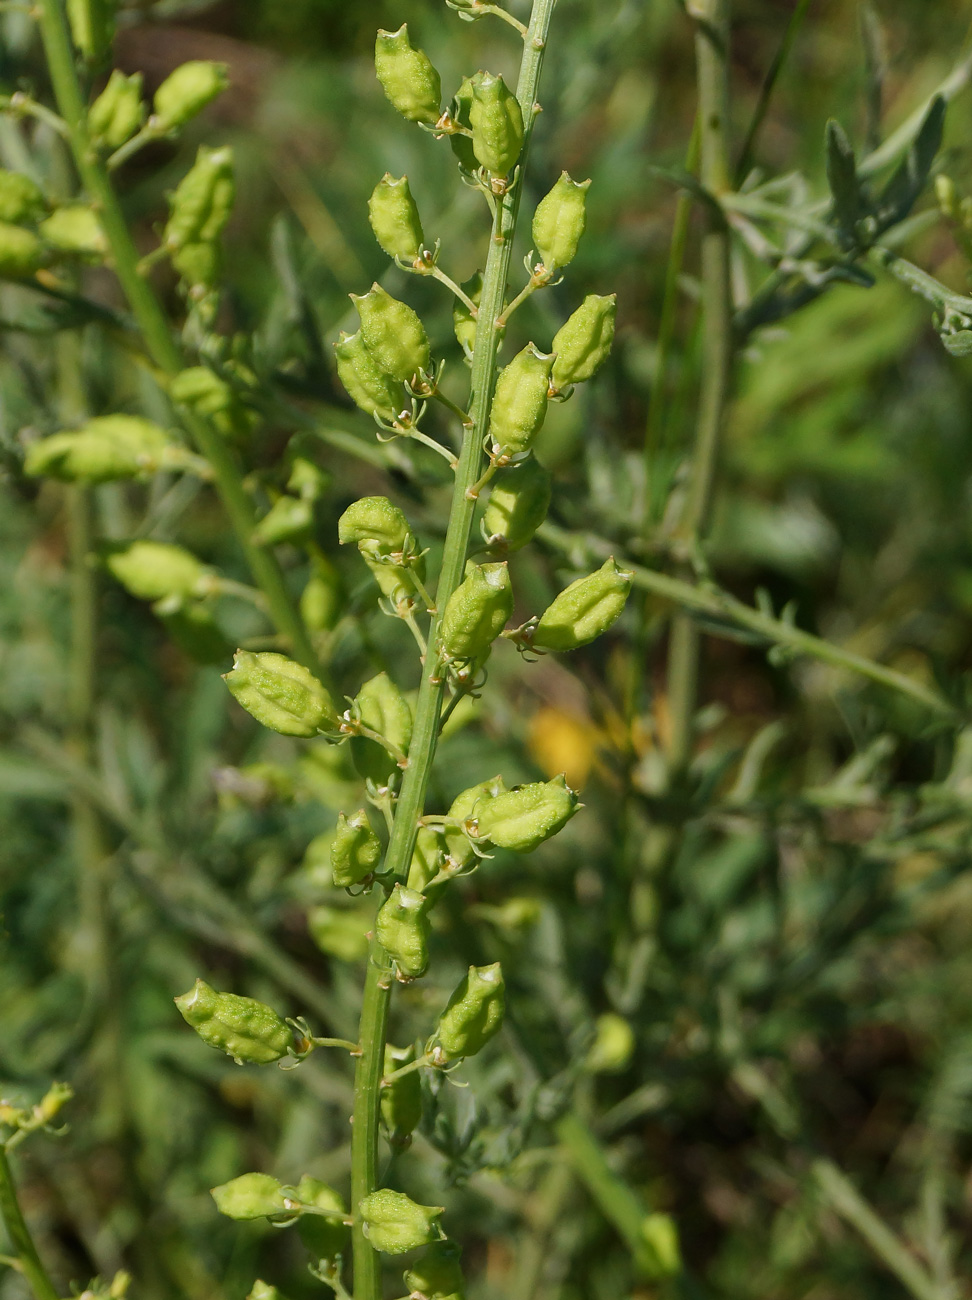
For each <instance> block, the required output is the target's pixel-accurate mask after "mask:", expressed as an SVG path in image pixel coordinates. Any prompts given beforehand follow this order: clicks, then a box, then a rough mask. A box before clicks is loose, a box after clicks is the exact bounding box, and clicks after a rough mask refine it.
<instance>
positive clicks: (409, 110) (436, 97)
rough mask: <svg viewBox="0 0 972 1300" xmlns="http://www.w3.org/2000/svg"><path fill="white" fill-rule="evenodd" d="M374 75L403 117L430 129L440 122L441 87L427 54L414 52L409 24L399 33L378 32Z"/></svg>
mask: <svg viewBox="0 0 972 1300" xmlns="http://www.w3.org/2000/svg"><path fill="white" fill-rule="evenodd" d="M375 73H376V75H377V77H378V80H379V81H380V82H381V85H382V89H383V90H384V92H385V94H386V95H387V96H388V98H389V100H390V101H391V103H392V104H393V105H394V107H395V108H397V109H398V111H399V113H401V115H402V117H407V118H408V120H409V121H410V122H427V123H428V124H429V125H430V126H431V125H432V124H433V123H434V122H437V121H438V120H439V105H440V104H441V102H442V83H441V81H440V80H439V74H438V73H437V72H436V70H435V68H434V67H433V66H432V62H431V60H430V59H429V56H428V55H427V54H426V53H425V51H424V50H416V49H413V48H412V44H411V42H410V41H409V39H408V24H407V23H402V25H401V27H399V29H398V31H397V32H386V31H384V30H383V29H379V31H378V36H377V38H376V40H375Z"/></svg>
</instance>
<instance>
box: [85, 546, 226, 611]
mask: <svg viewBox="0 0 972 1300" xmlns="http://www.w3.org/2000/svg"><path fill="white" fill-rule="evenodd" d="M105 567H106V568H107V569H108V570H109V572H110V573H111V575H112V577H114V578H116V579H117V580H118V582H120V583H121V585H122V586H123V587H124V588H125V590H126V591H127V592H129V593H130V594H131V595H132V596H135V597H137V598H138V599H139V600H165V599H166V597H174V598H176V599H178V600H180V601H181V600H187V599H190V598H191V597H193V596H200V595H202V594H204V590H205V586H206V578H207V574H208V570H207V569H206V566H205V565H204V564H202V563H201V562H200V561H199V560H197V559H196V557H195V556H194V555H192V554H191V553H190V552H189V551H187V550H184V549H183V547H181V546H172V545H171V544H170V543H168V542H151V541H147V540H140V541H137V542H132V544H131V545H130V546H126V547H125V549H124V550H120V551H115V552H114V554H111V555H109V556H108V557H107V559H106V560H105Z"/></svg>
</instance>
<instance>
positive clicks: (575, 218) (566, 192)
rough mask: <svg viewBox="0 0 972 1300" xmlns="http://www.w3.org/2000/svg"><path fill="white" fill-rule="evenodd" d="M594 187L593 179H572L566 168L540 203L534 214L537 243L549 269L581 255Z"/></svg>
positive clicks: (568, 262)
mask: <svg viewBox="0 0 972 1300" xmlns="http://www.w3.org/2000/svg"><path fill="white" fill-rule="evenodd" d="M590 187H591V182H590V181H572V180H571V179H570V177H569V176H568V175H567V173H566V172H561V173H560V178H559V179H558V180H557V181H555V183H554V186H553V189H552V190H551V191H550V192H549V194H546V195H545V196H544V197H543V198H542V199H541V200H540V202H539V203H538V204H537V210H536V212H534V214H533V243H534V246H535V248H536V250H537V253H538V254H539V256H540V260H541V262H543V265H544V266H545V267H546V269H547V270H548V271H556V270H559V269H560V267H563V266H568V265H569V264H570V263H571V262H572V261H573V260H574V258H575V257H576V256H577V246H578V244H579V243H580V239H581V235H583V233H584V226H585V224H586V222H587V212H586V205H587V191H588V190H589V189H590Z"/></svg>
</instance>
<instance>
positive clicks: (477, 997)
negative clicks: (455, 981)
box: [432, 962, 506, 1065]
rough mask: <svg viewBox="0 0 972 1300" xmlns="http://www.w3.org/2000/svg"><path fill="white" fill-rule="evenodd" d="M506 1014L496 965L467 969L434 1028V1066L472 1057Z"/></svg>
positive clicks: (500, 980) (504, 992) (503, 995)
mask: <svg viewBox="0 0 972 1300" xmlns="http://www.w3.org/2000/svg"><path fill="white" fill-rule="evenodd" d="M505 1011H506V986H505V984H504V983H503V971H502V968H501V966H500V964H499V962H494V963H493V965H492V966H470V967H469V971H468V973H467V974H466V976H465V978H464V979H463V980H462V983H461V984H459V986H458V987H457V988H456V990H455V992H454V993H453V994H452V996H451V997H450V998H449V1001H448V1002H447V1003H446V1007H445V1010H444V1011H443V1012H442V1015H441V1016H440V1017H439V1023H438V1024H437V1025H436V1027H435V1032H434V1034H433V1036H432V1043H433V1047H432V1053H433V1056H434V1057H435V1059H436V1061H437V1063H438V1064H441V1065H445V1064H447V1063H448V1062H449V1061H455V1060H458V1059H459V1058H460V1057H462V1056H475V1055H476V1053H477V1052H479V1051H481V1050H482V1049H483V1048H484V1047H485V1046H486V1044H487V1043H488V1042H489V1040H490V1039H491V1038H492V1037H493V1035H494V1034H495V1033H497V1032H498V1030H499V1027H500V1025H502V1023H503V1015H504V1013H505Z"/></svg>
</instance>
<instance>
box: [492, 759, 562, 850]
mask: <svg viewBox="0 0 972 1300" xmlns="http://www.w3.org/2000/svg"><path fill="white" fill-rule="evenodd" d="M577 807H578V804H577V795H576V794H575V792H574V791H573V790H571V788H570V787H569V786H568V784H567V782H566V781H565V780H564V778H563V777H562V776H557V777H554V779H553V780H552V781H534V782H531V783H530V784H529V785H520V786H516V787H514V789H512V790H509V791H508V792H507V793H506V794H500V795H497V796H496V798H495V799H491V800H489V802H488V803H485V804H482V805H481V806H480V807H478V808H477V809H476V813H475V817H476V823H477V832H478V834H479V835H481V836H482V837H483V839H487V840H489V842H490V843H491V844H495V845H496V847H497V848H500V849H511V850H512V851H513V852H514V853H530V852H532V851H533V849H535V848H537V846H538V845H540V844H542V843H543V842H544V840H548V839H550V837H551V835H556V833H557V831H559V830H560V828H561V827H562V826H565V825H566V824H567V822H569V821H570V819H571V817H573V815H574V813H575V812H577Z"/></svg>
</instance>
